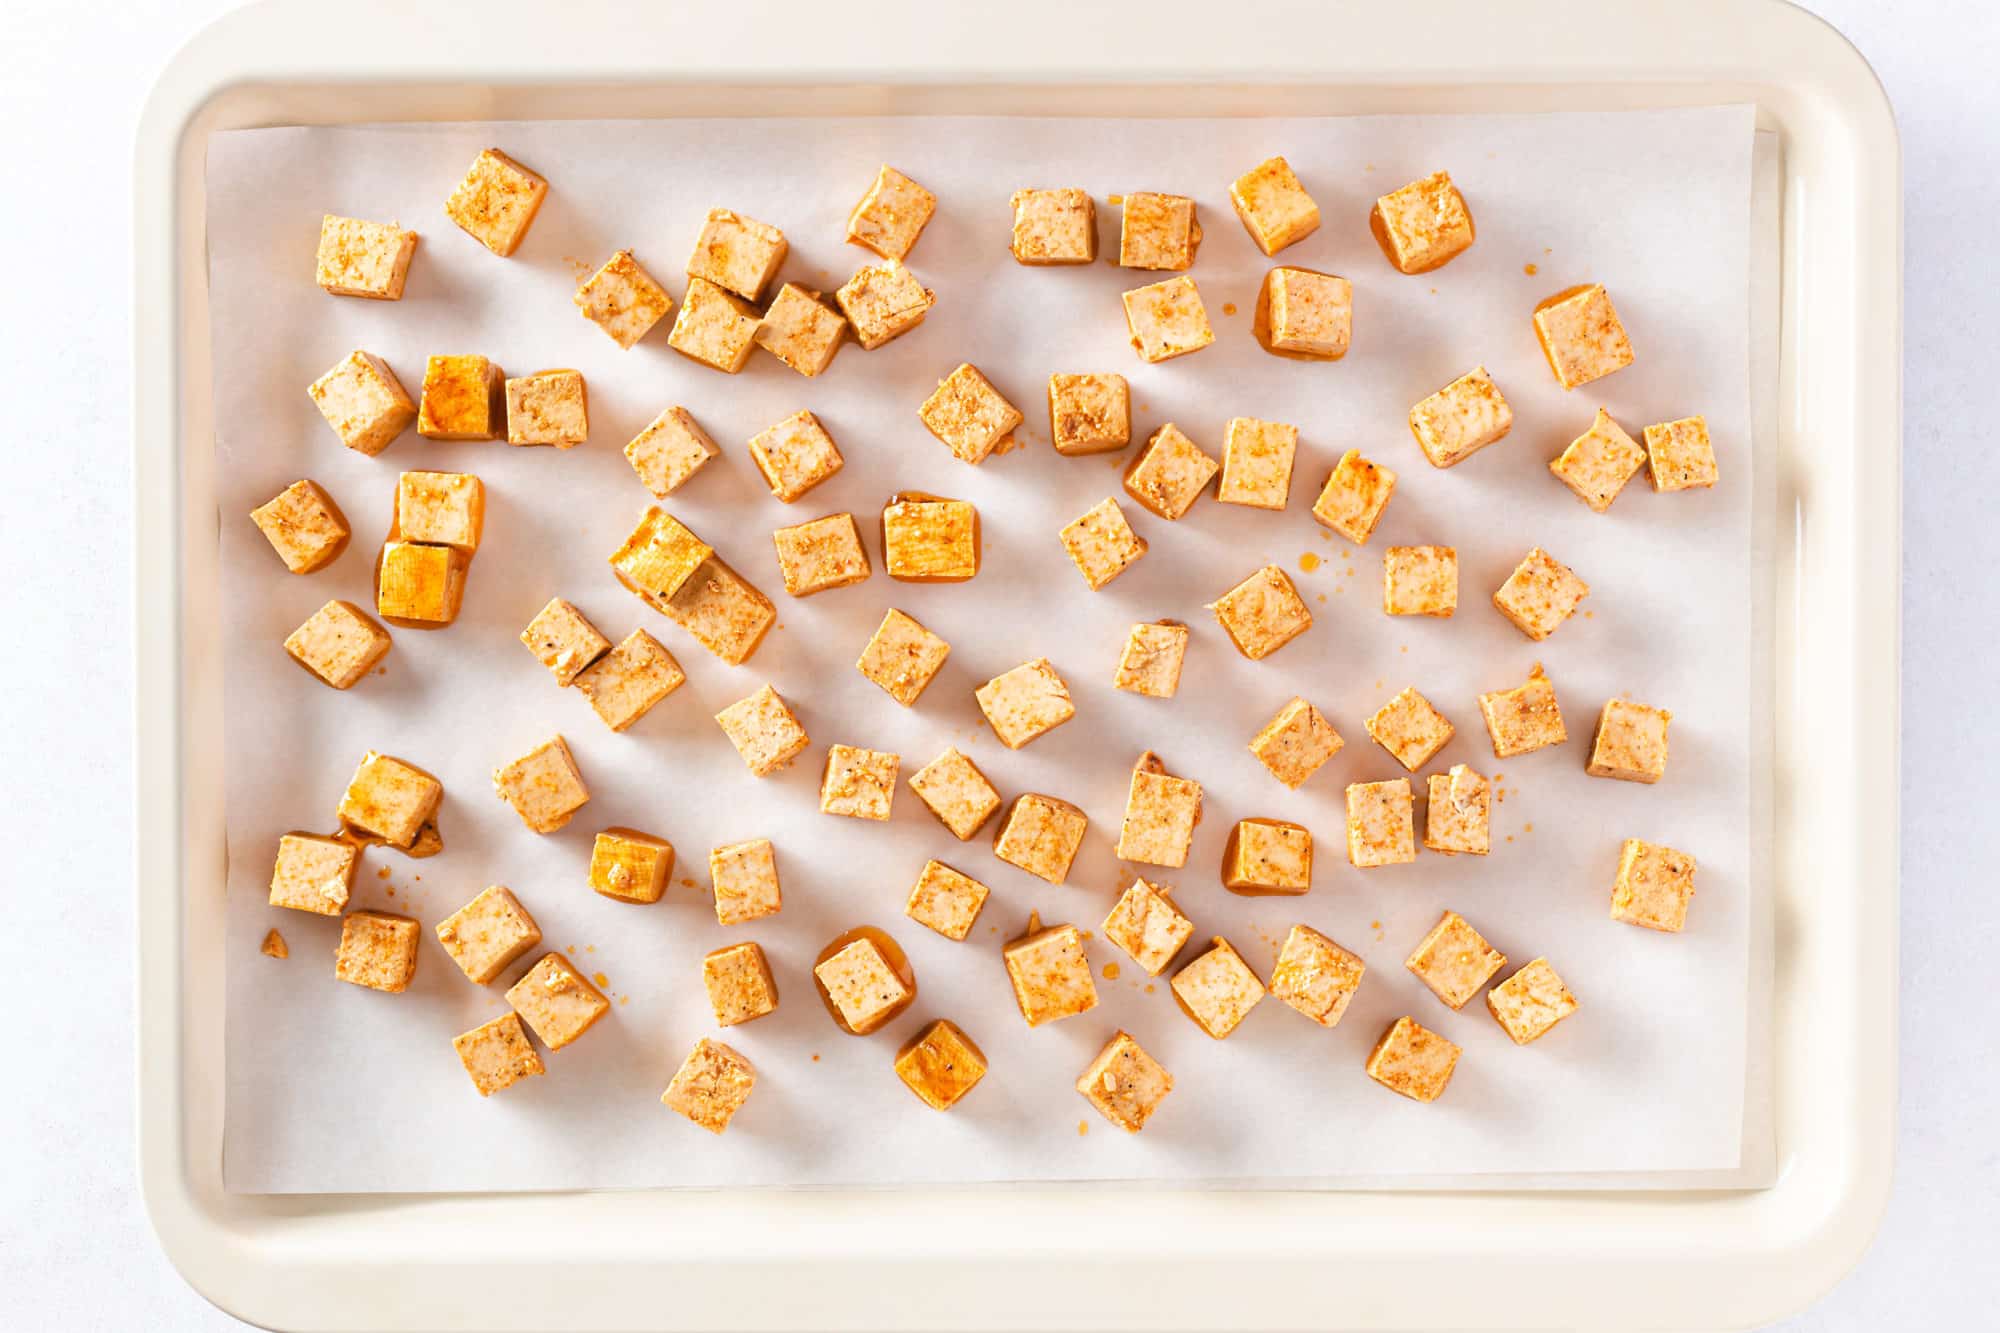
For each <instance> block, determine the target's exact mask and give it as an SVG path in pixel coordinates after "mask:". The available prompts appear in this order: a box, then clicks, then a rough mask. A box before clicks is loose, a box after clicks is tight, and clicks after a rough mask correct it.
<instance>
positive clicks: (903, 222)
mask: <svg viewBox="0 0 2000 1333" xmlns="http://www.w3.org/2000/svg"><path fill="white" fill-rule="evenodd" d="M936 211H937V196H936V195H934V194H932V193H931V192H930V191H929V190H926V189H925V188H924V187H923V186H921V185H919V184H917V183H916V182H915V181H913V180H911V179H910V178H909V177H908V176H905V175H904V174H903V173H902V172H900V171H898V170H896V169H895V168H894V167H892V166H890V165H889V164H888V163H887V162H884V163H883V164H882V167H881V170H879V171H877V172H876V173H875V183H874V184H873V185H870V186H869V187H868V193H866V194H864V195H862V196H861V202H860V203H858V204H856V205H855V206H854V211H853V212H851V213H849V214H848V215H847V240H848V242H849V244H852V245H864V246H867V247H868V248H869V249H870V250H873V251H874V252H875V253H876V254H878V255H880V256H882V258H884V259H903V258H906V257H908V255H909V253H910V250H911V248H912V247H913V246H915V245H916V243H917V237H919V236H921V235H923V231H924V225H925V224H926V223H928V222H929V221H930V220H931V214H932V213H934V212H936Z"/></svg>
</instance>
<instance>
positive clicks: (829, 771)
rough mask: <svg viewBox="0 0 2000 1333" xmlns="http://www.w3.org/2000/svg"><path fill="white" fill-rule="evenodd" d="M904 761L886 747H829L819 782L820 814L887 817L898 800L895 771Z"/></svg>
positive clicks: (861, 817) (859, 817) (851, 816)
mask: <svg viewBox="0 0 2000 1333" xmlns="http://www.w3.org/2000/svg"><path fill="white" fill-rule="evenodd" d="M902 762H903V759H902V756H901V755H897V754H891V753H889V752H888V751H886V750H863V749H860V748H859V747H857V746H853V745H833V746H828V747H827V751H826V770H825V772H824V773H823V774H822V775H821V777H820V784H819V808H820V813H821V814H827V815H846V816H848V817H849V818H851V819H887V818H888V817H889V811H890V808H891V807H892V806H893V804H894V803H895V799H896V770H897V768H898V767H899V766H900V765H901V764H902Z"/></svg>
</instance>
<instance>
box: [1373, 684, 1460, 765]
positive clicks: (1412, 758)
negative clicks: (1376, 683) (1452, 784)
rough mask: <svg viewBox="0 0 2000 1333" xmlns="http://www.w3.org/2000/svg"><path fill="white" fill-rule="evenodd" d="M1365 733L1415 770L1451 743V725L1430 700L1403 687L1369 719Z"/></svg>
mask: <svg viewBox="0 0 2000 1333" xmlns="http://www.w3.org/2000/svg"><path fill="white" fill-rule="evenodd" d="M1367 725H1368V736H1369V739H1371V740H1373V741H1374V742H1375V743H1376V744H1377V745H1379V746H1381V747H1382V748H1383V749H1385V750H1387V751H1388V752H1389V753H1390V754H1391V755H1394V756H1395V759H1396V762H1397V763H1399V764H1401V765H1402V766H1403V767H1404V768H1407V769H1409V770H1410V772H1412V773H1414V772H1416V771H1417V770H1418V769H1420V768H1422V767H1423V766H1424V765H1425V764H1428V763H1429V762H1430V761H1431V756H1432V755H1435V754H1436V753H1437V752H1438V751H1439V750H1442V749H1443V748H1444V747H1445V746H1446V745H1447V744H1449V743H1450V741H1451V738H1452V733H1453V731H1454V728H1453V727H1452V725H1451V723H1450V722H1449V721H1447V720H1446V719H1445V715H1444V714H1443V713H1440V712H1438V710H1437V709H1436V708H1434V707H1432V706H1431V701H1430V700H1429V699H1426V698H1424V696H1423V695H1421V694H1419V693H1417V692H1416V690H1414V689H1405V690H1403V691H1402V692H1401V693H1399V694H1397V695H1396V697H1395V698H1393V699H1391V700H1390V701H1389V702H1388V703H1386V704H1383V705H1382V706H1381V707H1380V708H1379V709H1377V710H1376V711H1375V715H1374V716H1373V717H1371V718H1369V719H1368V723H1367Z"/></svg>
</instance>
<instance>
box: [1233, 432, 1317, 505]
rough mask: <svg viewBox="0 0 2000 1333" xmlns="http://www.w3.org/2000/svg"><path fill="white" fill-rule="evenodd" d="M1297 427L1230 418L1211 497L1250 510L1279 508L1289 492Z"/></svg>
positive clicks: (1297, 433)
mask: <svg viewBox="0 0 2000 1333" xmlns="http://www.w3.org/2000/svg"><path fill="white" fill-rule="evenodd" d="M1298 447H1299V428H1298V427H1297V426H1288V425H1286V424H1285V423H1284V422H1282V421H1259V420H1257V419H1256V418H1255V417H1231V418H1230V419H1229V427H1228V430H1227V431H1226V432H1225V433H1224V436H1223V444H1222V480H1221V481H1220V482H1219V483H1218V484H1217V486H1216V490H1215V498H1216V499H1218V500H1220V501H1221V502H1222V503H1223V504H1232V505H1248V506H1250V507H1251V508H1253V509H1283V508H1284V507H1285V502H1286V501H1287V500H1288V499H1290V498H1291V493H1292V458H1293V456H1294V455H1295V454H1296V453H1297V452H1298Z"/></svg>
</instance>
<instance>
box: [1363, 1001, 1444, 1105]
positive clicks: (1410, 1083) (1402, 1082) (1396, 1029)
mask: <svg viewBox="0 0 2000 1333" xmlns="http://www.w3.org/2000/svg"><path fill="white" fill-rule="evenodd" d="M1458 1054H1459V1051H1458V1047H1457V1046H1456V1045H1455V1044H1454V1043H1452V1042H1449V1041H1446V1040H1445V1039H1444V1038H1443V1037H1440V1036H1439V1035H1438V1034H1437V1033H1435V1032H1432V1031H1431V1030H1430V1029H1429V1028H1427V1027H1425V1026H1424V1025H1423V1024H1421V1023H1419V1022H1417V1020H1416V1019H1414V1018H1410V1017H1408V1016H1405V1017H1402V1018H1399V1019H1397V1020H1396V1021H1395V1022H1394V1023H1391V1024H1390V1025H1389V1030H1388V1031H1387V1032H1384V1033H1383V1034H1382V1037H1381V1040H1379V1041H1377V1042H1376V1043H1375V1049H1374V1050H1372V1051H1370V1052H1369V1053H1368V1064H1367V1070H1368V1077H1370V1078H1372V1079H1374V1080H1375V1081H1376V1082H1377V1083H1380V1084H1381V1085H1382V1086H1383V1087H1385V1088H1387V1089H1388V1090H1389V1091H1391V1092H1396V1093H1401V1094H1402V1095H1403V1096H1405V1097H1408V1098H1409V1099H1410V1100H1411V1101H1415V1102H1434V1101H1436V1100H1437V1099H1438V1095H1439V1094H1440V1093H1442V1092H1443V1091H1444V1089H1445V1085H1446V1084H1447V1083H1450V1082H1451V1071H1452V1070H1453V1069H1454V1068H1456V1067H1457V1065H1458Z"/></svg>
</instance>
